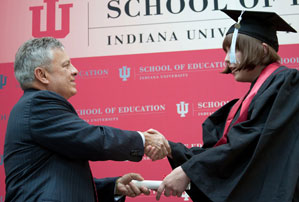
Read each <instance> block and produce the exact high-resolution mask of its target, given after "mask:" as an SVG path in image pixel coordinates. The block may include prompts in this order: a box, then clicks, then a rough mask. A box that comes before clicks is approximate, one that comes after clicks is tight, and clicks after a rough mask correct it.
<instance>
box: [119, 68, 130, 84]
mask: <svg viewBox="0 0 299 202" xmlns="http://www.w3.org/2000/svg"><path fill="white" fill-rule="evenodd" d="M130 70H131V68H129V67H126V66H123V68H119V77H120V78H122V79H123V81H127V78H129V77H130Z"/></svg>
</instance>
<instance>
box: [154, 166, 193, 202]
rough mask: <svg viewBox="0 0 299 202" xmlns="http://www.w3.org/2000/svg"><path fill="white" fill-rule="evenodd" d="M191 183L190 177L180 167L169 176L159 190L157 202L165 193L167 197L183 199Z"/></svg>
mask: <svg viewBox="0 0 299 202" xmlns="http://www.w3.org/2000/svg"><path fill="white" fill-rule="evenodd" d="M189 182H190V179H189V177H188V176H187V175H186V173H185V172H184V171H183V169H182V167H181V166H179V167H177V168H176V169H174V170H173V171H172V172H171V173H170V174H169V175H167V176H166V177H165V178H164V180H163V182H162V183H161V185H160V186H159V188H158V190H157V195H156V200H157V201H158V200H160V197H161V194H162V193H163V191H164V190H165V191H164V195H165V196H167V197H168V196H171V195H172V196H177V197H181V195H182V193H183V192H184V191H185V190H186V187H187V186H188V184H189Z"/></svg>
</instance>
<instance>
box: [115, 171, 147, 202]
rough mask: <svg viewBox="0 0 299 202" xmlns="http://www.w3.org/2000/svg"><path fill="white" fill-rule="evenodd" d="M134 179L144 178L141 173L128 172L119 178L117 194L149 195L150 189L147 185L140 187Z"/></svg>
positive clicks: (131, 195) (130, 195)
mask: <svg viewBox="0 0 299 202" xmlns="http://www.w3.org/2000/svg"><path fill="white" fill-rule="evenodd" d="M132 180H139V181H142V180H144V179H143V177H141V175H139V174H137V173H128V174H125V175H123V176H122V177H120V178H118V179H117V180H116V191H115V194H117V195H126V196H129V197H136V196H139V195H140V194H142V193H143V194H145V195H149V194H150V190H149V189H148V188H146V187H140V188H138V187H137V186H136V185H135V184H134V183H133V182H132Z"/></svg>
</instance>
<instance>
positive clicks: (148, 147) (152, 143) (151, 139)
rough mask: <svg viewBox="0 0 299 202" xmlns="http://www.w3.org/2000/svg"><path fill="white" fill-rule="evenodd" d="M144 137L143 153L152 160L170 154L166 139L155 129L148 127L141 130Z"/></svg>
mask: <svg viewBox="0 0 299 202" xmlns="http://www.w3.org/2000/svg"><path fill="white" fill-rule="evenodd" d="M142 134H143V135H144V138H145V145H144V153H145V155H146V156H148V157H149V158H150V159H152V161H156V160H160V159H163V158H164V157H166V156H171V149H170V146H169V144H168V141H167V140H166V139H165V137H164V136H163V135H162V134H161V133H160V132H159V131H157V130H154V129H149V130H147V131H145V132H142Z"/></svg>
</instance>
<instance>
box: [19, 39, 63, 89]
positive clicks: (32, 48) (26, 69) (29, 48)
mask: <svg viewBox="0 0 299 202" xmlns="http://www.w3.org/2000/svg"><path fill="white" fill-rule="evenodd" d="M56 48H59V49H64V47H63V45H62V43H61V42H60V41H58V40H57V39H55V38H52V37H44V38H36V39H30V40H28V41H26V42H25V43H24V44H23V45H22V46H21V47H20V48H19V50H18V52H17V53H16V57H15V63H14V72H15V77H16V79H17V80H18V82H19V83H20V85H21V88H22V89H23V90H25V89H26V88H29V87H31V84H32V82H33V81H34V80H35V76H34V70H35V68H36V67H44V68H50V65H51V61H52V59H53V51H52V50H53V49H56Z"/></svg>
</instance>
